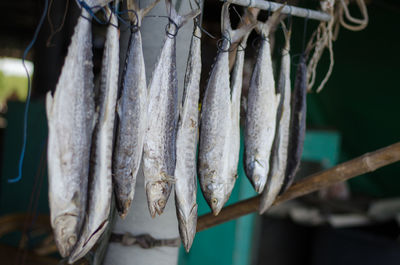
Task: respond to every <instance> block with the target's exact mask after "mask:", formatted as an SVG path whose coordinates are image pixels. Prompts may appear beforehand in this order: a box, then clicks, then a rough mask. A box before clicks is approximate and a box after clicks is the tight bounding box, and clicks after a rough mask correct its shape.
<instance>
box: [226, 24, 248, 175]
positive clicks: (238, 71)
mask: <svg viewBox="0 0 400 265" xmlns="http://www.w3.org/2000/svg"><path fill="white" fill-rule="evenodd" d="M250 33H251V31H249V32H247V33H246V35H245V36H244V37H243V39H242V40H241V42H240V44H239V46H238V48H237V52H236V60H235V64H234V68H233V71H232V76H231V132H230V138H231V140H230V141H231V143H230V151H229V155H230V158H229V162H230V166H229V175H231V176H234V175H236V174H237V168H238V162H239V151H240V98H241V94H242V83H243V65H244V53H245V52H244V50H245V48H246V43H247V38H248V37H249V35H250Z"/></svg>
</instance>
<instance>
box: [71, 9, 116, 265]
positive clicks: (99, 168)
mask: <svg viewBox="0 0 400 265" xmlns="http://www.w3.org/2000/svg"><path fill="white" fill-rule="evenodd" d="M106 11H107V13H108V15H110V16H111V19H110V23H111V24H112V25H111V24H110V25H109V26H108V29H107V37H106V42H105V47H104V54H103V66H102V70H101V84H100V91H99V120H98V123H97V124H96V126H95V129H94V132H93V146H92V164H91V168H90V169H89V192H88V206H87V210H86V212H87V213H86V215H85V220H84V223H83V228H82V232H81V233H80V236H79V240H78V242H77V244H76V246H75V247H74V249H73V251H72V253H71V255H70V257H69V260H68V262H69V263H70V264H72V263H74V262H75V261H77V260H78V259H80V258H82V257H83V256H84V255H86V253H87V252H89V250H90V249H91V248H92V247H93V246H94V244H96V242H97V240H98V239H99V238H100V236H101V235H102V234H103V232H104V230H105V228H106V227H107V225H108V217H109V214H110V207H111V194H112V177H111V158H112V146H113V132H114V117H115V105H116V102H117V94H118V69H119V37H118V29H117V28H116V27H115V26H113V25H117V24H118V20H117V18H116V16H113V15H112V14H111V11H110V9H109V8H106Z"/></svg>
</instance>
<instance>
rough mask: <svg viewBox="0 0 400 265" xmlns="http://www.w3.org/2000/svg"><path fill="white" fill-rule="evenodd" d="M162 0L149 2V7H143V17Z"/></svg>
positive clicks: (141, 12) (141, 11)
mask: <svg viewBox="0 0 400 265" xmlns="http://www.w3.org/2000/svg"><path fill="white" fill-rule="evenodd" d="M159 2H160V0H154V2H153V3H151V4H149V5H148V6H147V7H145V8H143V9H141V10H140V11H139V12H140V17H141V18H143V17H145V16H146V15H147V14H148V13H149V12H150V11H151V10H152V9H153V8H154V7H155V6H156V5H157V4H158V3H159Z"/></svg>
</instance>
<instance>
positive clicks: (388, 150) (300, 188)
mask: <svg viewBox="0 0 400 265" xmlns="http://www.w3.org/2000/svg"><path fill="white" fill-rule="evenodd" d="M397 161H400V142H398V143H395V144H392V145H389V146H387V147H384V148H382V149H378V150H376V151H374V152H371V153H366V154H364V155H362V156H360V157H357V158H354V159H352V160H349V161H347V162H344V163H342V164H339V165H337V166H335V167H332V168H330V169H327V170H325V171H322V172H318V173H315V174H313V175H311V176H309V177H307V178H304V179H301V180H299V181H298V182H296V183H295V184H293V185H292V186H291V187H290V188H289V189H288V190H287V191H286V192H285V193H283V194H282V195H280V196H278V197H277V198H276V200H275V202H274V204H273V205H278V204H280V203H282V202H285V201H288V200H291V199H295V198H298V197H300V196H303V195H306V194H309V193H311V192H314V191H317V190H319V189H322V188H326V187H328V186H330V185H332V184H335V183H338V182H342V181H345V180H348V179H350V178H353V177H356V176H359V175H362V174H365V173H368V172H372V171H375V170H376V169H378V168H381V167H384V166H387V165H390V164H392V163H395V162H397ZM259 203H260V196H256V197H253V198H250V199H247V200H244V201H241V202H238V203H235V204H232V205H229V206H227V207H225V208H223V209H222V211H221V212H220V213H219V215H217V216H214V215H212V213H209V214H205V215H202V216H200V217H199V220H198V222H197V232H200V231H203V230H205V229H208V228H211V227H214V226H216V225H219V224H221V223H224V222H227V221H230V220H233V219H236V218H239V217H241V216H243V215H246V214H249V213H253V212H256V211H258V206H259Z"/></svg>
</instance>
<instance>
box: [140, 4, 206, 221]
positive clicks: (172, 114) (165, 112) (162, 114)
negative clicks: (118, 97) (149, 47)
mask: <svg viewBox="0 0 400 265" xmlns="http://www.w3.org/2000/svg"><path fill="white" fill-rule="evenodd" d="M165 3H166V6H167V12H168V13H169V14H170V20H171V21H172V22H170V23H169V24H168V27H167V30H168V32H167V35H166V37H165V41H164V46H163V48H162V50H161V54H160V56H159V58H158V61H157V63H156V67H155V69H154V72H153V75H152V78H151V81H150V85H149V89H148V90H149V101H148V110H147V113H148V123H147V130H146V136H145V140H144V145H143V172H144V177H145V188H146V195H147V202H148V206H149V211H150V215H151V216H152V217H155V215H156V213H157V214H159V215H160V214H162V212H163V211H164V208H165V205H166V204H167V200H168V198H169V195H170V193H171V189H172V185H173V183H174V181H175V180H174V176H173V175H174V171H175V159H176V156H175V152H176V132H177V125H178V80H177V78H176V38H175V36H176V34H177V33H178V30H179V28H180V27H181V26H182V25H183V24H185V23H186V21H187V20H189V19H192V18H193V17H194V16H196V15H198V13H199V11H198V10H196V11H193V12H191V13H190V14H188V15H186V16H180V15H178V14H177V13H176V10H175V9H174V8H173V7H172V5H171V2H170V0H166V1H165Z"/></svg>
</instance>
